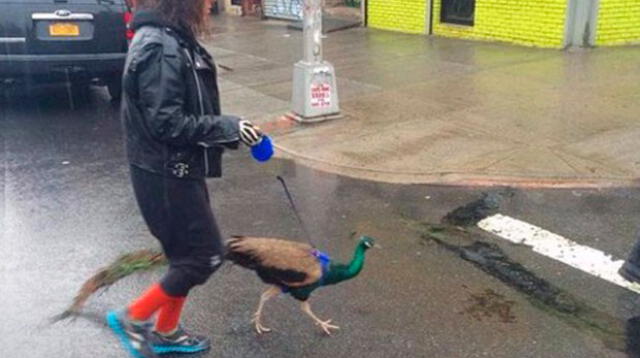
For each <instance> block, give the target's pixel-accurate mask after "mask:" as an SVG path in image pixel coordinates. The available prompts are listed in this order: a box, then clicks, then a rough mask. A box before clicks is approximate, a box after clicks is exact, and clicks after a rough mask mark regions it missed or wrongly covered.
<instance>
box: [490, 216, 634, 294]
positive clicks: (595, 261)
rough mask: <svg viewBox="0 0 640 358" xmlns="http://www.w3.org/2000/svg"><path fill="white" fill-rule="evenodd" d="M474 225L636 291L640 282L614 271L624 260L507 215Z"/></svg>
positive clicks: (616, 270) (491, 217)
mask: <svg viewBox="0 0 640 358" xmlns="http://www.w3.org/2000/svg"><path fill="white" fill-rule="evenodd" d="M478 227H480V228H481V229H483V230H485V231H488V232H490V233H492V234H495V235H497V236H499V237H501V238H503V239H505V240H508V241H511V242H513V243H516V244H522V245H526V246H529V247H531V248H532V249H533V251H535V252H537V253H539V254H542V255H545V256H547V257H550V258H553V259H555V260H558V261H560V262H563V263H565V264H567V265H569V266H572V267H574V268H577V269H579V270H581V271H584V272H587V273H589V274H591V275H594V276H596V277H599V278H601V279H603V280H607V281H609V282H611V283H614V284H616V285H618V286H621V287H624V288H626V289H628V290H631V291H634V292H636V293H640V285H639V284H636V283H632V282H629V281H627V280H625V279H624V278H622V277H621V276H620V275H619V274H618V269H620V267H621V266H622V264H623V263H624V260H616V259H614V258H613V257H612V256H611V255H608V254H606V253H604V252H602V251H600V250H596V249H594V248H591V247H588V246H583V245H579V244H577V243H575V242H573V241H571V240H568V239H566V238H564V237H562V236H560V235H557V234H554V233H552V232H550V231H547V230H545V229H542V228H539V227H537V226H534V225H531V224H529V223H526V222H524V221H521V220H518V219H514V218H511V217H509V216H505V215H501V214H496V215H493V216H489V217H487V218H485V219H484V220H482V221H480V222H478Z"/></svg>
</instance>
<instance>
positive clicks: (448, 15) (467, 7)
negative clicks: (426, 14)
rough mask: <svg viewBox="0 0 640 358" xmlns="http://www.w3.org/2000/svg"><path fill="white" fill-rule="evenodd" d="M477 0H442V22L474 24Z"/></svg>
mask: <svg viewBox="0 0 640 358" xmlns="http://www.w3.org/2000/svg"><path fill="white" fill-rule="evenodd" d="M475 12H476V1H475V0H442V8H441V11H440V22H445V23H450V24H459V25H469V26H473V20H474V15H475Z"/></svg>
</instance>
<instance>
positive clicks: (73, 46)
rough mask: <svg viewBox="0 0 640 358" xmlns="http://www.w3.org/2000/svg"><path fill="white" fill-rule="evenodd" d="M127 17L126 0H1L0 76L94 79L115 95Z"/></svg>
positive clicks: (3, 78) (126, 37)
mask: <svg viewBox="0 0 640 358" xmlns="http://www.w3.org/2000/svg"><path fill="white" fill-rule="evenodd" d="M130 20H131V12H130V7H129V6H128V5H127V0H0V82H2V81H6V80H10V79H20V78H27V79H29V80H35V81H38V80H46V81H51V80H53V81H68V80H70V81H72V82H79V81H98V83H100V84H102V85H106V86H107V87H108V89H109V93H110V94H111V97H112V98H116V99H117V98H119V97H120V94H121V92H122V87H121V76H122V70H123V68H124V61H125V57H126V52H127V47H128V40H130V39H131V37H133V33H132V32H131V31H130V30H128V29H127V24H128V22H129V21H130Z"/></svg>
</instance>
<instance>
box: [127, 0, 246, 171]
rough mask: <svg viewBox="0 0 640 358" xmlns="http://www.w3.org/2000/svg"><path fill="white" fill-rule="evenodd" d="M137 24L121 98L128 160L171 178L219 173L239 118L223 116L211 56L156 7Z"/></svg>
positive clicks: (139, 16) (235, 137)
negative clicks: (158, 13)
mask: <svg viewBox="0 0 640 358" xmlns="http://www.w3.org/2000/svg"><path fill="white" fill-rule="evenodd" d="M133 27H134V30H135V31H136V35H135V37H134V38H133V40H132V42H131V46H130V48H129V54H128V56H127V62H126V67H125V72H124V77H123V89H124V91H123V97H122V100H123V103H122V121H123V124H124V129H125V133H126V145H127V157H128V159H129V162H130V163H131V164H132V165H135V166H137V167H139V168H141V169H144V170H148V171H151V172H154V173H157V174H162V175H168V176H172V177H178V178H203V177H219V176H220V175H221V173H222V170H221V160H222V153H223V152H224V147H229V148H233V149H235V148H237V147H238V140H239V134H238V122H239V120H240V119H239V118H238V117H235V116H225V115H221V113H220V99H219V94H218V85H217V78H216V67H215V65H214V63H213V59H212V57H211V55H209V53H208V52H207V51H206V50H205V49H204V48H203V47H201V46H200V45H199V44H198V43H197V41H196V40H195V38H194V37H193V36H192V35H190V33H189V32H188V31H181V30H180V29H178V28H175V27H171V26H167V25H166V24H165V23H164V22H163V21H162V20H161V19H160V18H159V16H158V15H157V14H156V13H154V12H152V11H140V12H138V13H136V15H135V18H134V22H133Z"/></svg>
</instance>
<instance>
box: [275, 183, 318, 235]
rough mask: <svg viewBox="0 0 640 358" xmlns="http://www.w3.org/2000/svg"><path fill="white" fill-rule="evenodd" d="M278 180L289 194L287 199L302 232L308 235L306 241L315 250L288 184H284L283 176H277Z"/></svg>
mask: <svg viewBox="0 0 640 358" xmlns="http://www.w3.org/2000/svg"><path fill="white" fill-rule="evenodd" d="M276 178H278V180H279V181H280V183H282V187H283V188H284V192H285V194H287V199H289V204H291V208H292V209H293V213H294V214H295V215H296V218H297V219H298V222H299V223H300V227H301V228H302V231H304V234H305V235H306V239H307V241H308V242H309V244H310V245H311V246H312V247H313V248H315V247H316V245H314V244H313V241H311V235H310V234H309V230H307V226H306V225H305V224H304V221H302V218H301V217H300V214H299V213H298V208H296V204H295V203H294V202H293V198H292V197H291V193H290V192H289V188H287V183H285V182H284V179H283V178H282V177H281V176H279V175H278V176H276Z"/></svg>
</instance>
